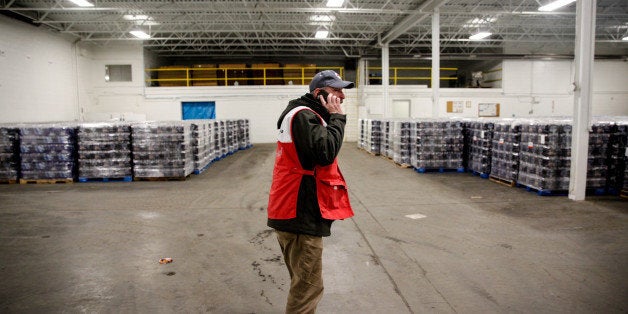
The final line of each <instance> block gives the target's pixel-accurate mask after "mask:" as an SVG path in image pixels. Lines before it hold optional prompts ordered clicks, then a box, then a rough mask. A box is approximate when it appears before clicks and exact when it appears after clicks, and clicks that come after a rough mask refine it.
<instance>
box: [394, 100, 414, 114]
mask: <svg viewBox="0 0 628 314" xmlns="http://www.w3.org/2000/svg"><path fill="white" fill-rule="evenodd" d="M392 109H393V110H392V117H393V118H410V100H409V99H404V100H393V103H392Z"/></svg>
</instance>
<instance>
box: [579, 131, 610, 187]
mask: <svg viewBox="0 0 628 314" xmlns="http://www.w3.org/2000/svg"><path fill="white" fill-rule="evenodd" d="M613 126H614V124H613V122H611V121H604V120H601V119H596V121H593V124H592V126H591V127H590V130H589V153H588V155H589V158H588V160H587V184H586V187H587V189H594V190H596V191H604V190H605V189H606V187H607V181H608V169H609V155H608V154H609V146H608V145H609V142H610V138H611V133H612V130H613Z"/></svg>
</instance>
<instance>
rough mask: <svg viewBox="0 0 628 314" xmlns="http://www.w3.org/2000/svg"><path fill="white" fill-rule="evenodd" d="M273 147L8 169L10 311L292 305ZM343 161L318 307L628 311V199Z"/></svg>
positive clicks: (344, 154)
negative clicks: (127, 175) (156, 171)
mask: <svg viewBox="0 0 628 314" xmlns="http://www.w3.org/2000/svg"><path fill="white" fill-rule="evenodd" d="M273 161H274V145H271V144H258V145H255V146H254V147H253V148H251V149H248V150H245V151H240V152H238V153H236V154H234V155H233V156H229V157H228V158H226V159H224V160H221V161H219V162H217V163H215V164H213V165H212V166H211V167H210V168H209V169H208V170H207V171H206V172H204V173H202V174H201V175H196V176H195V175H193V176H192V177H191V178H189V179H188V180H186V181H169V182H130V183H126V182H112V183H75V184H67V185H64V184H58V185H0V257H1V258H0V275H1V277H2V285H1V286H0V312H5V313H6V312H19V313H29V312H31V313H48V312H70V313H75V312H90V313H91V312H95V313H103V312H104V313H198V312H211V313H280V312H282V311H283V308H284V304H285V298H286V295H287V291H288V285H289V284H288V280H289V278H288V272H287V270H286V269H285V266H284V265H283V261H282V257H281V256H280V251H279V246H278V244H277V241H276V238H275V236H274V234H273V233H272V232H271V231H270V230H269V229H268V228H267V227H266V212H265V206H266V202H267V195H268V189H269V186H270V180H271V175H272V166H273ZM340 164H341V167H342V169H343V172H344V174H345V177H346V179H347V181H348V184H349V188H350V196H351V201H352V204H353V207H354V210H355V213H356V216H355V217H354V218H353V219H349V220H345V221H340V222H336V223H335V224H334V226H333V227H332V236H331V237H329V238H325V251H324V261H323V263H324V281H325V296H324V297H323V299H322V301H321V303H320V304H319V312H320V313H504V312H509V313H511V312H524V313H594V312H595V313H613V312H616V313H626V311H628V297H626V296H627V295H628V267H627V265H628V264H627V263H628V202H627V201H626V200H621V199H619V198H618V197H614V196H597V197H590V198H588V200H587V201H584V202H573V201H570V200H568V199H567V198H566V197H548V196H543V197H542V196H538V195H536V194H535V193H533V192H528V191H526V190H525V189H522V188H511V187H506V186H503V185H500V184H497V183H494V182H490V181H489V180H485V179H481V178H479V177H476V176H472V175H471V174H468V173H427V174H418V173H416V172H414V171H412V170H410V169H404V168H400V167H397V166H395V165H394V164H392V163H391V162H389V161H387V160H385V159H384V158H382V157H375V156H372V155H370V154H368V153H366V152H364V151H362V150H359V149H357V148H356V144H355V143H346V144H345V146H344V147H343V149H342V151H341V155H340ZM406 215H414V216H410V217H412V218H410V217H406ZM419 215H421V216H419ZM419 217H422V218H419ZM413 218H416V219H413ZM164 257H170V258H172V259H173V262H172V263H170V264H163V265H162V264H159V263H158V261H159V259H160V258H164Z"/></svg>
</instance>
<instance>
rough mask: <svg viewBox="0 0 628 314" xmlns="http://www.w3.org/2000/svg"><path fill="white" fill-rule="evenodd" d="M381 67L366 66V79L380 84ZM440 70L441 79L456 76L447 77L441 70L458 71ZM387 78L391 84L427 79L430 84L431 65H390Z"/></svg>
mask: <svg viewBox="0 0 628 314" xmlns="http://www.w3.org/2000/svg"><path fill="white" fill-rule="evenodd" d="M377 70H379V72H380V73H379V74H378V75H371V73H372V72H375V71H377ZM381 70H382V67H368V68H367V71H368V72H367V73H368V79H369V80H379V83H378V84H381V80H382V76H381ZM440 71H441V77H440V79H441V81H455V80H457V79H458V78H457V77H448V76H443V75H442V72H444V71H453V72H456V71H458V68H440ZM389 75H390V77H389V79H390V80H392V85H397V83H398V82H400V81H417V83H418V82H420V81H429V83H430V85H431V83H432V68H431V67H390V68H389Z"/></svg>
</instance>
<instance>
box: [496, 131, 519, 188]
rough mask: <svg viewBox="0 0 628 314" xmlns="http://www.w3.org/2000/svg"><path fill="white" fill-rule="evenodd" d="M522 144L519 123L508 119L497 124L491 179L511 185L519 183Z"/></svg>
mask: <svg viewBox="0 0 628 314" xmlns="http://www.w3.org/2000/svg"><path fill="white" fill-rule="evenodd" d="M520 144H521V124H520V123H519V122H517V121H514V120H508V119H506V120H501V121H498V122H496V123H495V126H494V129H493V140H492V142H491V146H492V148H491V172H490V177H491V178H493V179H497V180H500V181H504V182H506V183H508V184H510V185H514V184H515V183H516V182H517V176H518V174H519V147H520Z"/></svg>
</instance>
